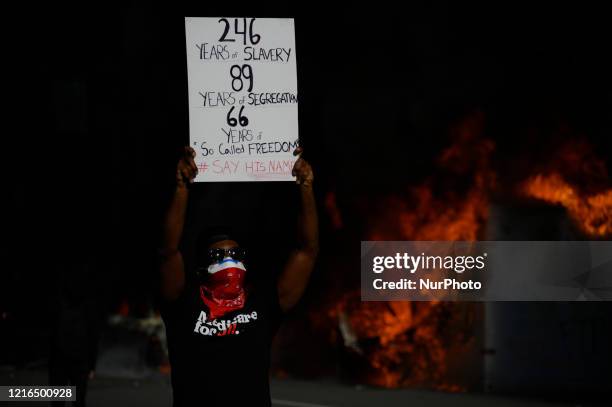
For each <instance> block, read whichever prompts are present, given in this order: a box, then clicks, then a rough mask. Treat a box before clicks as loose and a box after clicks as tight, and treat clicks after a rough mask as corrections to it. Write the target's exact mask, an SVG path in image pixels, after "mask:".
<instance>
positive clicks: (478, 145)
mask: <svg viewBox="0 0 612 407" xmlns="http://www.w3.org/2000/svg"><path fill="white" fill-rule="evenodd" d="M482 121H483V117H482V115H481V114H479V113H477V114H475V115H474V116H471V117H469V118H468V119H466V120H465V121H463V122H462V123H460V125H459V126H458V127H456V128H455V129H454V130H453V132H454V140H455V141H454V143H453V145H451V146H450V147H449V148H448V149H446V150H444V151H443V152H442V153H441V155H440V157H439V159H438V161H437V163H438V166H439V168H440V169H441V171H442V172H443V173H446V174H448V175H449V176H450V181H449V179H444V180H442V182H445V183H447V184H448V183H449V182H450V183H452V182H453V179H452V177H454V176H458V177H461V178H462V179H465V178H466V177H467V178H468V179H470V180H471V182H469V186H468V188H467V190H460V191H456V190H453V191H451V190H450V189H449V188H446V187H444V188H437V186H438V185H437V182H439V181H440V180H438V179H429V180H426V181H425V182H424V184H423V185H420V186H417V187H415V188H412V189H411V190H410V191H409V192H408V196H409V199H406V198H404V197H392V198H389V199H388V200H386V201H385V202H384V205H383V208H384V209H382V210H381V214H380V215H379V222H377V224H376V225H374V227H373V229H372V230H371V232H370V236H368V238H369V240H477V239H478V237H479V235H480V233H481V232H480V231H481V228H482V226H483V224H484V223H485V221H486V218H487V209H488V193H489V190H490V189H491V188H492V187H493V186H494V184H495V176H494V173H493V172H492V171H491V170H490V168H489V155H490V154H491V153H492V151H493V148H494V145H493V143H492V142H491V141H490V140H488V139H485V138H483V137H481V132H482ZM436 189H438V190H442V191H444V193H443V194H442V195H436V194H435V193H434V190H436ZM389 225H391V226H389ZM332 313H333V314H334V316H336V317H340V318H341V319H342V318H344V319H346V321H347V323H346V325H348V327H349V328H348V330H349V332H348V333H346V332H345V333H343V336H344V340H345V345H346V344H347V338H354V341H352V342H354V343H353V344H352V346H353V350H354V351H356V352H357V353H359V354H360V355H361V357H362V358H365V359H366V360H367V364H368V366H369V369H368V374H367V376H366V377H365V380H366V381H367V382H368V383H370V384H373V385H377V386H382V387H428V388H434V389H438V390H445V391H464V390H466V387H465V386H464V385H462V384H459V383H453V382H452V380H449V379H448V378H447V373H448V365H449V360H450V358H451V357H452V355H451V354H453V353H454V354H457V353H461V351H462V347H465V346H468V345H469V344H470V343H471V340H472V339H473V334H472V330H473V326H472V325H471V323H470V322H468V323H461V324H457V323H455V322H456V320H457V319H462V320H467V321H472V320H473V319H472V317H471V316H472V315H473V313H474V307H473V306H472V305H471V304H468V306H466V304H458V303H450V302H439V301H429V302H409V301H404V302H361V301H360V297H359V293H358V292H357V293H351V294H349V295H347V296H346V297H345V298H344V299H343V300H342V301H340V303H339V304H337V306H336V308H335V309H334V310H333V311H332ZM346 330H347V328H345V329H344V331H346ZM341 331H343V330H342V329H341ZM457 339H459V340H457ZM360 344H364V345H360Z"/></svg>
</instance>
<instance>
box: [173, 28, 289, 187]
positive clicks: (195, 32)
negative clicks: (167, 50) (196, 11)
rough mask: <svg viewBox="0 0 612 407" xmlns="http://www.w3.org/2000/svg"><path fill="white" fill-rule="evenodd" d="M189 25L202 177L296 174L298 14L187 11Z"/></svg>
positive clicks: (285, 177) (194, 142) (193, 123)
mask: <svg viewBox="0 0 612 407" xmlns="http://www.w3.org/2000/svg"><path fill="white" fill-rule="evenodd" d="M185 33H186V41H187V73H188V80H189V138H190V143H191V146H192V147H193V149H194V150H195V151H196V153H197V157H196V159H195V162H196V165H197V166H198V176H197V178H196V181H199V182H211V181H291V180H293V179H294V177H293V176H292V175H291V170H292V168H293V164H294V163H295V160H296V157H294V156H293V151H294V150H295V149H296V147H297V145H298V99H297V71H296V59H295V32H294V26H293V19H289V18H287V19H279V18H225V17H215V18H208V17H206V18H200V17H186V18H185Z"/></svg>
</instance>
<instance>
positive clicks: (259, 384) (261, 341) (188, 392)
mask: <svg viewBox="0 0 612 407" xmlns="http://www.w3.org/2000/svg"><path fill="white" fill-rule="evenodd" d="M281 315H282V312H281V309H280V306H279V303H278V292H277V290H276V284H272V283H263V282H262V283H259V284H256V285H255V286H253V287H252V288H250V289H247V294H246V301H245V305H244V307H243V308H241V309H239V310H234V311H231V312H228V313H226V314H224V315H223V316H220V317H217V318H215V319H212V318H210V312H209V310H208V307H207V306H206V305H205V304H204V302H203V301H202V299H201V298H200V287H199V284H198V283H197V282H196V281H194V280H193V279H190V280H189V281H187V283H186V286H185V290H184V291H183V293H182V294H181V296H180V297H179V298H178V299H177V300H175V301H173V302H171V303H166V304H163V306H162V318H163V320H164V323H165V325H166V334H167V338H168V352H169V357H170V365H171V369H172V373H171V374H172V389H173V398H174V406H175V407H182V406H194V407H195V406H231V405H253V406H269V405H270V404H271V403H270V383H269V368H270V347H271V343H272V338H273V336H274V334H275V332H276V330H277V328H278V325H279V323H280V318H281Z"/></svg>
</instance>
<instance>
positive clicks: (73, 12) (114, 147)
mask: <svg viewBox="0 0 612 407" xmlns="http://www.w3.org/2000/svg"><path fill="white" fill-rule="evenodd" d="M303 11H304V10H302V11H300V10H293V9H287V8H284V9H283V8H282V7H281V8H279V7H273V6H271V5H270V6H267V7H264V6H259V5H258V6H249V7H247V8H241V7H234V8H232V7H221V6H213V7H211V6H209V5H208V4H204V3H202V4H200V3H196V2H194V3H193V4H180V5H179V4H165V5H152V4H149V3H147V2H144V1H133V2H124V3H122V5H121V6H116V7H111V6H110V5H107V4H106V3H101V4H99V5H88V6H84V5H81V4H69V5H59V4H53V5H45V6H36V7H34V6H32V8H31V9H24V10H20V11H16V12H14V13H7V14H6V15H5V20H7V21H8V22H9V25H8V30H7V34H6V38H5V39H6V40H7V41H8V42H9V45H8V49H9V50H10V51H11V57H10V58H9V59H7V60H6V61H5V62H4V65H5V66H6V67H7V68H9V70H10V74H7V75H6V76H5V78H4V82H5V87H4V88H5V97H6V99H5V102H7V103H6V104H5V108H4V110H5V112H7V113H8V114H7V117H6V118H5V120H6V123H7V125H6V127H5V131H4V132H3V137H2V140H3V148H2V167H3V168H2V176H3V178H4V181H3V188H4V189H5V191H6V192H5V193H3V197H4V202H5V203H6V209H5V210H4V211H3V215H2V224H3V227H2V230H3V243H2V253H1V255H2V263H3V266H2V277H1V281H0V286H1V289H0V290H1V300H0V308H1V309H2V310H8V311H10V312H11V315H13V317H12V318H13V321H14V322H12V323H13V324H15V325H12V326H11V327H12V328H11V329H13V330H14V331H13V332H25V331H29V332H30V333H31V334H27V335H19V336H18V338H19V339H18V342H19V345H18V346H17V347H16V348H15V349H16V351H15V352H10V355H9V354H4V355H2V356H0V357H2V358H4V359H11V360H12V361H14V362H17V363H19V362H21V361H24V360H26V359H28V358H33V357H35V355H37V354H38V355H42V354H44V352H45V349H44V346H43V344H44V343H45V332H46V328H45V320H44V318H45V317H44V309H45V304H46V301H47V296H48V292H49V287H50V285H52V284H53V281H54V280H55V278H56V276H57V268H58V267H59V265H61V264H62V263H63V262H66V261H72V260H73V259H79V258H83V259H95V260H94V261H95V263H96V264H97V269H96V270H97V272H96V273H94V277H93V278H94V280H93V281H95V287H96V288H95V291H96V295H99V296H100V298H102V300H103V304H104V309H105V310H107V311H108V312H111V311H112V310H114V309H116V308H117V307H118V305H119V303H120V302H121V301H123V300H126V299H127V300H128V301H129V302H130V303H131V304H135V307H136V309H138V307H141V308H142V309H143V310H144V309H146V308H147V307H149V306H151V304H152V303H153V298H154V291H155V249H156V246H157V241H158V237H159V221H160V217H161V214H162V213H163V210H164V208H165V205H166V204H167V197H168V192H169V191H170V190H171V181H172V175H173V166H174V164H175V162H176V159H177V156H178V151H179V149H180V147H181V146H183V145H185V144H187V143H188V116H187V92H186V90H187V81H186V63H185V48H184V47H185V45H184V19H183V18H184V16H218V15H249V16H261V17H295V18H296V44H297V58H298V82H299V95H300V137H301V140H302V143H303V145H304V147H305V150H306V155H305V157H306V158H307V159H308V160H309V161H311V163H312V164H313V166H314V168H315V174H316V192H317V196H318V197H319V201H320V202H321V208H320V213H321V230H322V236H321V239H322V257H323V258H325V256H326V253H330V252H332V251H333V250H334V249H335V246H334V245H336V244H337V240H338V236H337V235H334V232H333V227H332V221H331V219H330V214H329V211H326V210H325V208H324V207H323V202H324V200H325V197H326V196H327V194H328V193H329V192H330V191H333V192H334V194H335V198H336V202H337V206H338V208H339V209H340V211H341V212H342V213H343V215H344V225H345V230H344V232H343V235H342V239H343V245H344V246H346V247H348V246H350V247H353V249H351V250H355V251H354V252H351V253H356V250H357V248H358V246H359V241H360V240H362V239H363V238H364V237H365V236H366V234H367V231H368V220H367V219H366V218H364V213H363V211H362V209H361V207H360V206H359V204H358V203H359V202H363V201H366V200H368V201H373V200H376V199H377V197H384V196H387V195H389V194H395V193H401V191H402V190H403V189H404V188H406V187H407V186H410V185H415V184H418V183H419V182H421V181H422V180H423V179H425V178H426V177H428V176H430V175H431V174H432V173H434V172H435V171H436V166H435V160H434V158H435V157H436V156H438V154H439V153H440V151H442V150H443V149H444V148H445V146H448V145H449V143H450V139H449V137H450V136H449V128H451V127H452V126H453V125H454V124H456V123H457V122H458V121H460V120H461V119H462V118H465V117H466V116H469V115H473V114H479V115H482V117H484V130H483V131H484V133H485V134H486V136H487V137H488V138H490V139H492V140H494V142H495V144H496V149H495V151H494V153H493V156H492V162H493V166H494V169H495V171H496V172H497V173H498V175H499V177H500V180H501V182H500V184H501V185H504V182H505V181H506V180H512V179H514V178H517V177H520V175H521V174H517V172H519V173H520V171H521V168H518V167H516V166H515V165H514V164H515V163H516V162H517V160H519V158H520V160H521V162H524V161H527V162H538V161H542V160H545V159H546V158H547V157H548V156H549V154H550V152H551V151H552V150H554V148H555V146H557V145H559V144H561V143H562V142H563V140H564V139H566V138H574V137H579V138H581V139H585V140H587V141H588V142H589V144H590V145H591V146H592V147H593V149H594V150H595V151H596V152H597V154H598V156H599V158H600V159H602V160H603V161H604V162H605V163H606V165H607V168H610V166H611V164H612V163H611V160H612V154H610V152H611V151H612V137H610V135H611V134H612V133H611V130H612V128H611V126H612V125H611V120H610V119H611V117H610V109H611V108H612V106H611V94H610V86H609V85H610V72H612V69H611V68H612V67H611V66H610V65H611V64H610V61H609V49H610V45H609V41H610V38H612V36H611V35H610V34H611V33H610V24H609V21H608V14H606V13H605V12H604V11H603V9H597V8H595V7H594V6H592V5H587V4H585V3H584V2H575V3H573V4H567V5H560V4H558V3H557V4H553V5H539V6H537V5H534V4H532V3H529V2H525V3H521V2H518V3H517V2H508V3H506V4H498V3H495V4H491V3H488V4H476V3H471V2H470V3H469V4H466V2H460V3H458V2H450V3H444V2H432V3H430V4H429V5H427V6H415V5H406V6H405V8H402V9H400V8H399V6H395V8H389V7H384V6H382V5H381V6H380V7H376V6H375V5H373V4H368V5H364V6H361V7H359V8H358V7H353V8H351V9H348V8H347V9H338V10H329V9H328V8H323V7H316V6H312V7H311V9H310V10H309V11H310V14H306V13H305V12H303ZM608 187H609V185H608ZM294 189H295V188H294V186H293V185H290V184H285V183H283V184H276V183H253V184H246V183H240V184H199V185H195V186H194V187H193V194H192V195H193V201H192V210H193V213H194V214H196V213H197V216H198V217H197V220H194V221H193V222H192V223H191V224H190V226H189V228H188V230H187V231H186V235H187V240H188V241H189V239H191V238H192V237H193V236H195V235H196V234H197V232H198V230H199V228H200V227H203V226H205V225H206V224H207V222H208V219H216V220H219V219H222V220H223V222H225V223H229V224H233V225H235V226H237V227H240V228H242V229H244V230H245V231H247V233H248V234H249V235H250V237H251V238H252V239H254V240H256V241H257V242H258V243H257V244H256V245H255V247H254V249H257V250H259V251H260V252H261V250H265V253H266V256H269V258H270V270H266V271H265V272H270V273H274V272H275V270H278V268H279V267H280V265H281V264H282V261H283V260H284V255H285V254H284V253H285V252H286V250H287V249H288V248H289V247H290V245H291V243H292V238H293V234H294V230H293V226H294V221H293V219H294V216H295V210H296V208H295V205H294V203H296V201H295V198H296V196H295V191H294ZM502 189H503V187H502ZM365 216H366V217H367V213H366V214H365ZM193 219H196V218H193ZM326 270H329V267H328V268H326ZM357 275H358V271H357V269H355V273H354V275H352V277H350V278H348V281H350V284H354V283H355V282H356V281H357ZM329 278H330V277H329V276H326V277H325V278H324V277H323V276H321V275H320V274H318V273H317V272H315V275H314V276H313V284H312V285H311V288H310V289H309V291H308V292H307V295H306V298H305V301H304V303H305V304H306V305H302V308H304V307H307V306H308V304H312V303H316V302H317V301H318V300H319V298H320V296H321V295H322V294H320V292H321V287H322V286H323V282H324V281H326V279H329ZM339 278H340V275H339ZM342 278H344V276H342ZM313 287H314V288H313ZM301 310H302V311H300V309H298V312H304V311H303V309H301ZM143 312H144V311H143ZM33 320H36V321H37V322H36V327H37V328H36V329H35V332H32V328H31V327H30V326H31V325H30V324H31V322H30V321H33ZM6 326H7V325H5V327H6ZM20 330H21V331H20ZM4 349H6V347H5V348H4Z"/></svg>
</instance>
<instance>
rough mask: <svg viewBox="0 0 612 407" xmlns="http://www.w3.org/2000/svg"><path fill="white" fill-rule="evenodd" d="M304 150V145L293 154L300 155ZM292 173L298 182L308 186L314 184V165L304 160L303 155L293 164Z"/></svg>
mask: <svg viewBox="0 0 612 407" xmlns="http://www.w3.org/2000/svg"><path fill="white" fill-rule="evenodd" d="M303 151H304V149H303V148H302V147H298V148H296V149H295V151H294V152H293V155H295V156H297V155H300V154H302V152H303ZM291 174H292V175H293V176H294V177H295V178H296V179H295V182H296V184H298V185H303V186H307V187H309V186H312V182H313V180H314V174H313V173H312V167H311V166H310V164H309V163H308V161H306V160H304V159H303V158H302V157H299V158H298V159H297V161H296V162H295V164H294V165H293V170H292V171H291Z"/></svg>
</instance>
